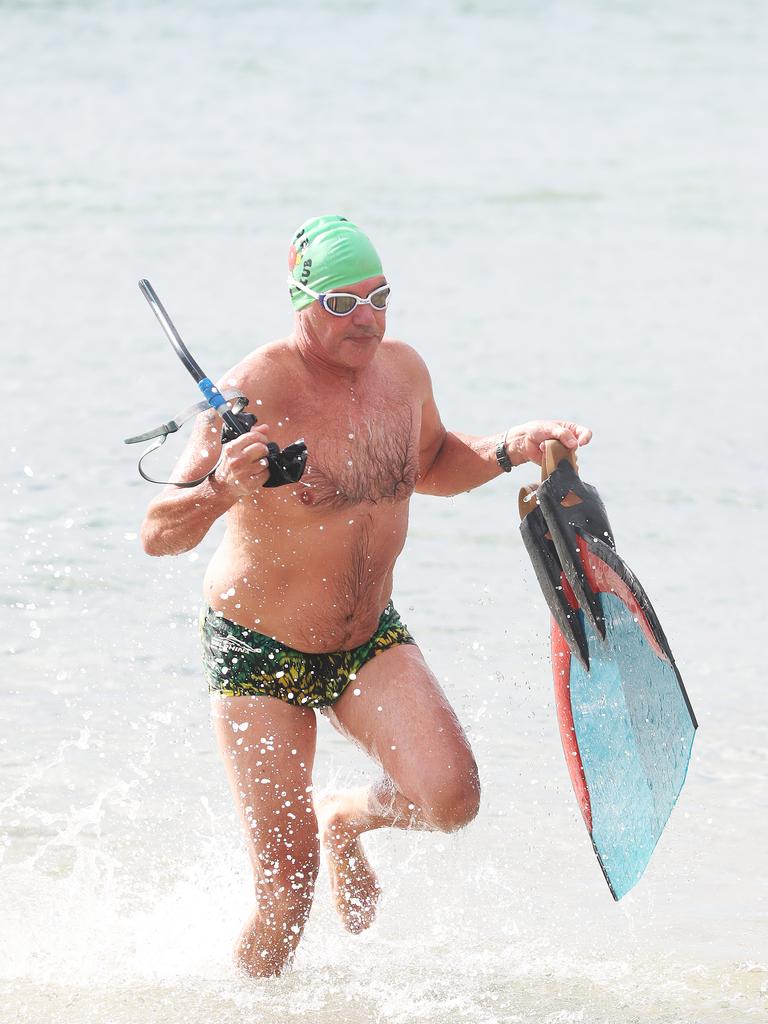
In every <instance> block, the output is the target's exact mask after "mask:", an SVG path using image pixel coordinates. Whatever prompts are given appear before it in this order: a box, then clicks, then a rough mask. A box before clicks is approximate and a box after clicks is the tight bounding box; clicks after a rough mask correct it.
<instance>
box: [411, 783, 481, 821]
mask: <svg viewBox="0 0 768 1024" xmlns="http://www.w3.org/2000/svg"><path fill="white" fill-rule="evenodd" d="M423 810H424V813H425V814H426V816H427V818H428V820H429V822H430V824H431V825H432V826H433V827H434V828H436V829H438V830H439V831H440V832H457V831H458V830H459V829H460V828H464V827H465V825H468V824H469V823H470V822H471V821H473V820H474V819H475V818H476V817H477V812H478V811H479V810H480V783H479V781H478V779H477V776H476V774H474V775H473V776H470V777H468V778H463V779H456V780H454V781H453V782H452V783H451V784H450V785H448V786H446V787H445V788H444V789H442V790H441V791H440V793H439V794H437V795H436V797H435V798H434V799H433V800H431V801H430V802H428V803H427V805H426V806H425V807H424V808H423Z"/></svg>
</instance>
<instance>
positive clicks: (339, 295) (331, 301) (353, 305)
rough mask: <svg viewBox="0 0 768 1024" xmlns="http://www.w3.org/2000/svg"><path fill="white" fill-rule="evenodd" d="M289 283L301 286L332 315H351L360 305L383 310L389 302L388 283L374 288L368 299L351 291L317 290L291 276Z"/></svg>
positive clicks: (292, 286)
mask: <svg viewBox="0 0 768 1024" xmlns="http://www.w3.org/2000/svg"><path fill="white" fill-rule="evenodd" d="M287 283H288V284H289V285H290V286H291V288H299V289H300V290H301V291H303V292H306V294H307V295H311V296H312V298H313V299H317V301H318V302H319V303H320V305H321V306H322V307H323V309H326V310H327V311H328V312H329V313H330V314H331V316H349V314H350V313H352V312H353V311H354V310H356V309H357V307H358V306H373V308H374V309H378V310H382V309H386V308H387V304H388V302H389V292H390V287H389V285H388V284H382V285H380V286H379V287H378V288H374V290H373V291H372V292H371V293H370V295H369V296H368V297H367V298H366V299H361V298H360V296H359V295H353V294H352V293H351V292H315V291H313V290H312V289H311V288H307V286H306V285H305V284H302V283H301V281H297V280H296V279H295V278H293V277H289V278H288V281H287Z"/></svg>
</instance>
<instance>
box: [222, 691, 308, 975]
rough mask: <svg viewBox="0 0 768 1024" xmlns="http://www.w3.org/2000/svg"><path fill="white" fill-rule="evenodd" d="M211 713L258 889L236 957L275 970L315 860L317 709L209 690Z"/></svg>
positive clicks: (292, 942) (303, 914) (301, 909)
mask: <svg viewBox="0 0 768 1024" xmlns="http://www.w3.org/2000/svg"><path fill="white" fill-rule="evenodd" d="M211 714H212V720H213V726H214V732H215V734H216V738H217V741H218V746H219V752H220V754H221V757H222V760H223V761H224V767H225V769H226V772H227V777H228V779H229V784H230V787H231V789H232V794H233V796H234V798H235V804H236V806H237V810H238V813H239V815H240V819H241V821H242V824H243V828H244V829H245V834H246V839H247V843H248V853H249V856H250V858H251V865H252V867H253V875H254V886H255V892H256V908H255V910H254V912H253V913H252V915H251V916H250V917H249V919H248V920H247V921H246V923H245V925H244V927H243V930H242V932H241V934H240V937H239V939H238V942H237V945H236V947H235V961H236V963H237V965H238V966H239V967H241V968H242V969H243V970H245V971H246V972H247V973H248V974H251V975H255V976H267V975H273V974H279V973H280V972H281V971H282V970H283V968H284V967H285V966H286V964H287V963H288V962H289V960H290V958H291V956H292V955H293V953H294V951H295V949H296V947H297V946H298V944H299V940H300V938H301V934H302V931H303V929H304V925H305V923H306V920H307V917H308V916H309V910H310V907H311V905H312V897H313V894H314V886H315V879H316V878H317V871H318V866H319V844H318V838H317V831H318V830H317V818H316V817H315V812H314V807H313V803H312V795H311V791H312V765H313V763H314V757H315V743H316V733H317V723H316V719H315V713H314V711H311V710H310V709H309V708H299V707H295V706H293V705H290V704H285V703H283V702H282V701H279V700H276V699H275V698H273V697H220V696H214V697H213V698H212V699H211Z"/></svg>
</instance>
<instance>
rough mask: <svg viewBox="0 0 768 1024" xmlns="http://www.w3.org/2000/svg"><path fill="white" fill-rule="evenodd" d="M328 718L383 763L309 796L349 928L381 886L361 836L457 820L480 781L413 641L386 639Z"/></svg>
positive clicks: (355, 926)
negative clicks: (352, 782) (387, 644)
mask: <svg viewBox="0 0 768 1024" xmlns="http://www.w3.org/2000/svg"><path fill="white" fill-rule="evenodd" d="M355 690H358V691H359V693H355ZM328 718H329V719H330V720H331V721H332V722H333V724H334V725H335V726H336V728H338V729H339V731H340V732H342V733H343V734H344V735H345V736H347V737H349V738H350V739H352V740H354V741H355V742H356V743H357V744H358V745H359V746H361V747H362V748H363V750H365V751H366V752H367V753H368V754H369V755H370V756H371V757H372V758H373V759H374V760H375V761H377V762H378V764H379V765H380V766H381V768H382V769H383V774H382V776H381V777H380V778H379V779H377V780H376V781H375V782H374V783H373V784H372V785H370V786H363V787H360V788H359V789H354V790H348V791H346V792H341V793H334V794H331V795H329V796H326V797H325V798H324V799H323V800H321V801H319V802H318V805H317V812H318V818H319V820H320V835H321V839H322V842H323V847H324V848H325V850H326V853H327V855H328V864H329V868H330V870H331V884H332V888H333V891H334V896H335V899H336V907H337V910H338V911H339V913H340V915H341V917H342V920H343V921H344V924H345V926H346V927H347V928H348V929H349V930H350V931H361V930H362V929H363V928H366V927H368V925H369V924H370V923H371V922H372V921H373V918H374V915H375V907H376V901H377V899H378V896H379V893H380V889H379V885H378V882H377V880H376V876H375V874H374V873H373V870H372V868H371V866H370V864H369V862H368V860H367V858H366V857H365V854H364V851H363V848H362V844H361V842H360V836H361V835H362V834H363V833H364V832H368V831H370V830H372V829H377V828H417V829H428V830H440V831H443V832H451V831H454V830H456V829H458V828H461V827H462V826H463V825H466V824H467V823H468V822H469V821H471V820H472V819H473V818H474V817H475V815H476V814H477V810H478V807H479V801H480V784H479V780H478V774H477V765H476V764H475V759H474V757H473V755H472V751H471V749H470V746H469V742H468V740H467V738H466V736H465V735H464V731H463V730H462V728H461V725H460V724H459V721H458V719H457V717H456V714H455V712H454V711H453V709H452V708H451V706H450V704H449V703H448V699H447V697H446V696H445V694H444V693H443V690H442V688H441V687H440V684H439V683H438V681H437V679H436V678H435V676H434V674H433V673H432V672H431V671H430V669H429V667H428V666H427V664H426V662H425V661H424V658H423V656H422V654H421V652H420V651H419V649H418V647H416V646H415V645H411V644H402V645H400V646H398V647H391V648H390V649H389V650H388V651H384V652H383V653H382V654H379V655H377V656H376V657H375V658H373V659H372V660H371V661H369V662H368V663H367V664H366V665H364V666H363V668H362V669H361V670H360V672H359V673H358V675H357V680H356V682H355V685H354V686H350V687H347V689H346V690H345V692H344V694H343V695H342V697H341V698H340V700H338V701H337V702H336V704H334V705H333V706H332V707H331V708H329V709H328Z"/></svg>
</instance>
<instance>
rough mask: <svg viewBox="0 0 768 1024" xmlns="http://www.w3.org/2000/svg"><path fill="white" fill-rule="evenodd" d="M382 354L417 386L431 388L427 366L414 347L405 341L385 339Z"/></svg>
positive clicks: (382, 344)
mask: <svg viewBox="0 0 768 1024" xmlns="http://www.w3.org/2000/svg"><path fill="white" fill-rule="evenodd" d="M381 348H382V354H383V355H385V357H386V358H387V359H388V360H389V361H390V362H391V364H392V365H394V366H396V367H398V369H401V370H403V371H404V372H405V373H406V374H407V376H408V378H409V380H411V381H412V382H414V383H416V384H422V385H424V386H426V387H429V386H430V377H429V370H428V368H427V364H426V363H425V362H424V360H423V359H422V357H421V356H420V355H419V353H418V352H417V351H416V349H415V348H414V347H413V345H409V344H408V343H407V342H405V341H400V340H398V339H397V338H384V340H383V341H382V343H381Z"/></svg>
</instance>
